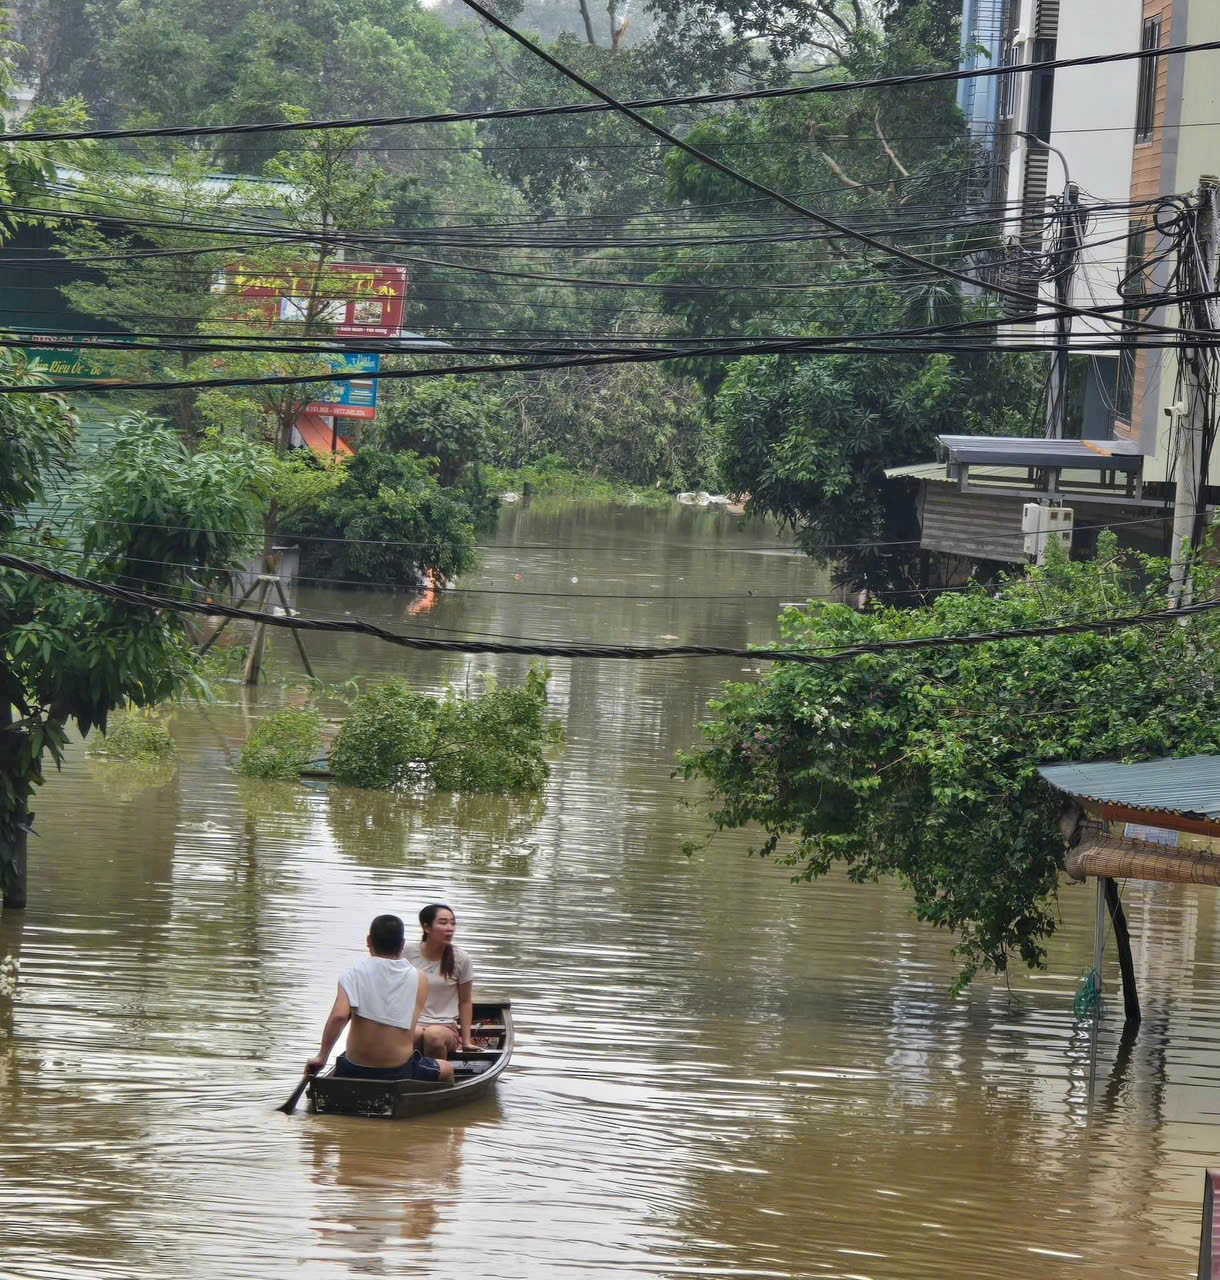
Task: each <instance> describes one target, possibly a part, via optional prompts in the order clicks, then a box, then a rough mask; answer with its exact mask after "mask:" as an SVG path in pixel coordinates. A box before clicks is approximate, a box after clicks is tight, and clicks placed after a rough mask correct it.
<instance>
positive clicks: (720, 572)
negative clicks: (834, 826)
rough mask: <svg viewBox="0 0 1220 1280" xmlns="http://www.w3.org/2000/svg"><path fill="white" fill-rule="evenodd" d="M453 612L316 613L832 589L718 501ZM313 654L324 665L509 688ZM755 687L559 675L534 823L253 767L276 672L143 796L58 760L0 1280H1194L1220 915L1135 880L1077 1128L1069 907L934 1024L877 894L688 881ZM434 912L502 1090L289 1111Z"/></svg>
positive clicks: (403, 658) (645, 620)
mask: <svg viewBox="0 0 1220 1280" xmlns="http://www.w3.org/2000/svg"><path fill="white" fill-rule="evenodd" d="M461 586H462V588H464V590H461V591H457V592H453V593H447V594H446V596H445V597H444V598H443V599H442V601H441V602H440V603H439V604H438V605H437V607H436V608H434V609H432V610H431V611H430V612H427V613H419V614H416V615H411V614H410V613H409V609H410V607H411V602H410V601H407V600H405V599H404V598H402V597H396V596H391V595H387V594H379V593H376V592H370V591H362V592H356V591H340V590H335V589H333V588H327V587H324V586H322V585H319V584H311V585H307V586H303V587H302V589H301V590H300V591H299V593H298V599H299V602H300V603H301V604H302V605H303V606H306V607H308V608H309V609H311V610H313V611H316V612H322V611H326V612H328V613H332V614H336V615H340V616H341V615H343V614H345V613H351V614H360V615H363V616H370V617H377V618H379V619H380V620H382V621H383V622H384V623H385V624H386V625H390V626H394V627H396V628H399V629H402V630H407V629H410V628H416V629H418V630H419V633H420V634H430V635H436V636H450V637H453V636H456V635H459V634H460V635H474V634H484V635H489V634H494V635H499V636H518V637H541V638H545V639H553V640H561V639H575V640H580V639H587V640H596V641H604V642H613V641H617V640H621V641H623V642H630V643H658V642H659V643H676V642H678V641H696V640H709V641H711V642H714V643H720V644H731V645H743V644H746V643H751V642H765V641H768V640H770V639H772V638H773V637H774V635H775V624H774V618H775V612H776V607H777V606H778V604H779V603H780V602H782V601H784V600H792V599H799V598H804V597H805V596H808V595H810V594H820V593H824V592H825V591H826V590H827V588H826V585H825V583H824V582H822V581H821V580H820V579H819V578H818V576H817V575H816V574H815V573H814V572H812V571H811V569H810V568H809V567H808V565H807V564H806V563H805V562H803V561H802V560H800V559H797V558H794V557H792V556H790V555H786V554H784V553H783V549H782V543H781V542H780V541H779V540H778V539H776V538H775V537H773V536H772V535H769V534H767V533H766V532H765V531H762V530H760V529H758V528H752V529H751V528H747V529H740V528H738V526H737V523H736V522H735V521H733V520H732V519H731V518H728V517H724V516H717V515H714V514H711V513H707V512H692V511H683V510H675V511H670V512H663V513H651V512H644V511H639V510H630V511H628V510H614V509H607V508H602V509H596V510H590V509H582V510H573V509H564V508H562V507H559V508H550V509H547V508H543V507H536V508H535V509H534V510H531V511H529V512H522V511H520V510H517V509H513V510H509V511H507V512H506V513H505V518H504V521H503V524H502V527H501V531H500V534H499V536H498V540H497V545H496V546H495V547H493V548H491V549H489V550H488V551H487V553H486V555H485V558H484V562H483V568H482V570H481V572H480V573H479V574H478V575H475V576H472V577H471V578H470V579H468V580H466V581H464V582H463V583H462V584H461ZM750 593H754V594H750ZM429 628H430V629H431V630H427V629H429ZM310 647H311V651H312V653H313V655H314V657H315V660H316V662H317V665H318V667H319V671H320V674H322V675H323V676H325V678H326V679H328V680H331V681H340V680H344V679H347V678H348V677H350V676H352V675H362V676H374V677H375V676H377V675H386V674H390V673H399V674H404V675H407V676H409V677H410V678H412V679H414V680H416V681H418V682H419V683H420V684H421V685H422V686H424V687H427V688H433V689H435V688H439V687H440V686H441V684H442V683H443V682H444V681H445V680H446V679H448V680H451V681H454V682H458V683H464V682H466V681H467V680H475V679H477V677H478V674H479V673H480V672H483V671H494V672H496V673H497V674H498V675H500V676H501V677H502V678H505V679H510V678H517V677H519V676H520V675H521V673H522V671H523V670H524V665H523V663H522V662H521V661H520V660H518V659H490V658H476V659H465V658H461V657H457V656H417V655H411V654H407V653H403V652H400V651H397V650H394V649H390V648H387V647H381V646H378V645H377V644H376V643H374V642H372V641H365V640H361V639H357V638H351V637H339V638H336V637H329V638H325V639H320V640H318V639H311V641H310ZM293 665H294V663H293V655H292V653H291V649H290V646H289V645H288V643H287V642H286V641H283V640H280V641H277V642H276V645H275V648H274V652H273V660H272V667H273V670H274V671H275V672H277V673H278V672H282V671H287V670H290V669H292V667H293ZM749 666H750V664H749V663H743V662H741V661H736V660H729V661H684V662H667V663H654V664H649V663H614V662H609V661H598V662H563V661H557V662H554V663H553V667H554V677H553V681H552V693H553V711H554V713H555V714H556V715H557V716H558V717H560V718H561V719H562V721H563V724H564V727H565V729H566V732H567V746H566V748H565V750H564V751H563V752H562V754H561V755H559V756H558V757H557V759H556V762H555V767H554V773H553V776H552V779H551V781H550V784H549V786H548V788H547V791H546V794H545V796H544V797H542V798H541V799H539V800H537V801H517V800H505V799H494V798H492V799H471V798H465V799H462V798H453V797H435V798H431V799H428V800H425V801H420V800H412V799H409V798H392V797H385V796H381V795H371V794H369V793H363V792H357V791H345V790H343V789H340V788H336V787H327V786H325V785H321V784H319V785H315V786H301V787H289V786H279V785H271V784H261V783H253V782H249V781H245V780H243V779H240V778H238V777H237V776H236V774H235V773H234V772H233V768H232V766H233V763H234V760H235V754H236V752H237V750H238V749H239V747H240V744H241V742H242V740H243V738H244V736H245V734H246V732H247V731H248V728H249V725H250V723H251V722H252V720H253V719H254V718H256V717H257V716H258V715H259V714H261V713H264V712H265V711H266V710H267V709H269V708H270V707H272V706H274V705H277V704H278V703H279V702H280V701H281V700H282V699H283V698H285V697H292V696H296V695H293V694H292V693H291V692H288V693H286V692H285V691H283V690H282V689H281V688H279V687H278V684H276V685H273V686H272V687H269V688H267V689H266V690H263V691H260V692H259V694H258V695H257V696H256V697H255V698H254V699H253V700H243V699H242V698H241V697H239V696H238V693H237V691H236V690H235V689H234V688H232V687H227V688H225V689H223V690H222V693H221V702H220V704H219V705H216V706H213V707H209V708H200V709H190V710H184V711H181V712H179V713H177V714H176V715H175V718H174V720H173V726H172V727H173V731H174V734H175V736H176V738H177V740H178V744H179V759H178V763H177V766H176V768H174V769H172V770H170V771H168V772H167V773H157V772H156V771H152V772H148V771H143V772H142V771H139V770H133V769H131V768H129V767H126V766H113V765H105V764H102V763H101V762H99V761H98V760H96V759H91V758H88V757H86V756H85V755H84V753H83V752H82V751H81V750H79V749H74V750H73V752H72V754H71V757H70V759H69V762H68V765H67V767H66V768H65V769H64V771H63V773H62V774H61V775H59V776H55V777H53V778H52V779H51V780H50V782H49V783H48V785H47V786H46V787H45V788H44V790H43V792H42V793H41V794H40V796H39V797H38V802H37V809H38V814H37V823H36V825H37V828H38V832H39V838H38V839H37V840H36V841H35V842H33V847H32V850H31V867H32V886H31V902H30V907H29V909H28V910H27V911H25V912H24V913H15V912H9V913H6V914H5V915H4V917H3V919H2V920H0V955H3V954H5V953H12V954H16V955H18V956H19V958H20V962H21V980H20V987H19V992H18V998H17V1001H16V1003H15V1005H14V1007H13V1010H12V1015H11V1019H10V1018H8V1016H7V1014H6V1013H4V1012H0V1026H4V1027H5V1028H6V1029H7V1030H8V1032H9V1034H7V1035H3V1036H0V1276H3V1277H5V1280H34V1278H39V1280H43V1278H46V1280H50V1278H52V1277H54V1278H58V1277H73V1278H74V1280H77V1278H79V1277H82V1276H89V1277H95V1276H96V1277H124V1278H128V1277H147V1276H150V1275H164V1276H171V1277H176V1276H183V1277H196V1276H198V1277H213V1276H215V1277H253V1278H257V1280H270V1278H271V1277H278V1276H282V1275H293V1276H301V1277H307V1278H309V1280H315V1278H316V1280H333V1278H337V1277H349V1276H350V1277H357V1276H391V1275H395V1276H400V1275H404V1274H407V1275H410V1274H418V1275H427V1276H438V1277H458V1276H465V1275H469V1274H474V1273H478V1274H482V1275H486V1276H491V1277H498V1278H510V1277H526V1276H529V1277H550V1276H557V1277H562V1276H572V1277H583V1276H597V1275H603V1274H606V1275H609V1274H613V1275H614V1276H615V1277H616V1278H621V1280H633V1278H636V1277H640V1278H644V1277H650V1278H659V1277H681V1276H686V1275H692V1274H700V1275H708V1276H725V1277H730V1276H731V1277H777V1278H782V1280H789V1278H791V1277H827V1278H828V1280H853V1278H862V1277H866V1278H867V1280H889V1278H893V1277H902V1278H906V1277H909V1278H911V1280H924V1278H927V1280H932V1278H937V1280H940V1278H942V1277H946V1276H954V1277H956V1276H960V1277H970V1278H977V1280H1000V1278H1001V1277H1004V1278H1005V1280H1008V1278H1011V1277H1035V1278H1036V1277H1061V1276H1076V1275H1083V1274H1089V1275H1105V1276H1129V1277H1141V1278H1143V1280H1154V1278H1155V1280H1164V1278H1165V1277H1181V1278H1182V1280H1185V1278H1186V1277H1189V1276H1193V1275H1194V1256H1195V1251H1196V1249H1197V1243H1196V1241H1197V1228H1198V1198H1199V1192H1200V1184H1201V1181H1202V1179H1201V1171H1202V1169H1203V1167H1204V1166H1205V1165H1206V1164H1208V1163H1216V1162H1218V1161H1220V1114H1217V1113H1218V1112H1220V1095H1218V1093H1217V1090H1216V1087H1215V1082H1216V1079H1217V1072H1218V1069H1220V998H1218V987H1220V967H1218V964H1220V934H1218V931H1217V926H1216V919H1215V910H1214V902H1215V895H1214V892H1213V891H1210V890H1192V889H1178V888H1167V887H1152V888H1143V889H1141V888H1139V887H1137V886H1128V888H1127V890H1126V894H1125V897H1126V901H1127V904H1128V910H1129V912H1130V914H1131V917H1132V924H1133V931H1134V934H1135V936H1136V939H1137V946H1138V963H1139V967H1140V974H1141V981H1142V983H1143V995H1144V1003H1145V1009H1146V1014H1147V1017H1146V1021H1145V1024H1144V1026H1143V1029H1142V1030H1141V1033H1140V1036H1139V1038H1138V1040H1136V1041H1135V1043H1134V1044H1122V1043H1120V1042H1119V1040H1118V1037H1117V1027H1116V1024H1115V1023H1114V1022H1113V1020H1111V1021H1110V1022H1109V1023H1108V1024H1107V1025H1106V1026H1105V1028H1104V1029H1103V1031H1102V1034H1101V1036H1100V1043H1099V1060H1100V1064H1101V1065H1100V1072H1099V1076H1098V1080H1097V1085H1096V1089H1095V1091H1094V1096H1093V1099H1092V1102H1091V1103H1090V1095H1089V1089H1088V1056H1089V1036H1088V1033H1087V1029H1083V1028H1081V1027H1078V1026H1077V1024H1076V1023H1075V1021H1074V1020H1073V1016H1072V994H1073V991H1074V989H1075V984H1076V981H1077V979H1078V977H1079V974H1080V972H1081V970H1082V969H1084V968H1085V967H1087V964H1088V961H1089V955H1090V950H1091V931H1092V923H1091V922H1092V901H1091V896H1090V895H1089V893H1088V892H1087V891H1085V890H1077V889H1069V890H1066V891H1065V893H1064V896H1063V914H1064V920H1063V928H1062V932H1061V933H1060V935H1059V936H1058V937H1057V938H1056V940H1055V944H1054V947H1053V951H1052V965H1051V968H1050V970H1049V972H1047V973H1045V974H1039V975H1036V976H1034V977H1030V976H1028V975H1024V974H1022V975H1014V976H1013V987H1012V990H1011V991H1010V990H1009V989H1008V988H1007V987H1005V986H1004V985H1003V984H1002V983H1001V984H988V983H984V982H980V983H977V984H976V985H975V987H974V988H972V990H971V992H970V994H969V996H968V998H966V999H963V1000H959V1001H956V1002H954V1001H951V1000H949V999H948V997H947V995H946V990H947V987H948V985H949V983H950V981H951V979H952V976H953V972H954V970H953V966H952V963H951V960H950V958H949V956H948V954H947V940H946V939H945V938H944V937H943V936H941V935H938V934H935V933H932V932H931V931H929V930H928V929H926V928H924V927H922V926H920V925H918V924H917V923H916V922H915V921H914V920H913V919H912V917H911V914H910V911H909V909H908V904H907V900H906V898H905V896H904V894H903V892H902V891H901V889H900V888H899V887H898V886H895V885H879V886H867V887H859V886H853V885H849V884H847V883H846V882H844V881H842V880H841V879H830V880H828V881H824V882H821V883H818V884H816V885H795V886H794V885H792V884H790V883H789V882H788V879H787V875H786V873H785V872H784V871H783V869H782V868H777V867H775V866H772V865H770V864H766V863H761V864H760V863H759V862H757V861H755V860H751V859H749V858H747V857H746V853H745V850H746V846H747V843H748V842H747V841H746V840H745V839H743V838H736V837H734V838H725V839H721V840H719V841H717V842H716V843H715V844H714V845H713V846H712V847H711V848H710V849H708V850H707V851H705V852H704V853H702V854H700V855H698V856H696V857H695V858H693V859H690V860H688V859H686V858H685V857H683V856H682V855H681V853H680V851H679V846H680V843H681V841H682V840H683V839H684V838H686V837H688V836H690V835H697V834H700V831H701V828H700V826H699V820H698V816H697V814H694V813H692V812H690V811H688V810H685V809H683V808H682V807H681V803H680V802H681V801H682V799H683V798H684V796H686V794H687V793H686V791H685V790H684V787H683V785H682V784H681V783H680V782H678V781H676V780H674V779H672V778H671V769H672V763H673V755H674V751H675V750H676V749H677V748H679V747H681V746H683V745H686V744H689V743H690V742H692V741H693V739H694V737H695V725H696V722H697V720H698V718H699V716H700V714H701V712H702V709H703V707H704V705H705V702H706V700H707V698H708V697H709V696H710V695H712V694H713V693H714V692H715V690H716V688H717V685H718V683H719V682H720V681H721V680H724V679H736V678H741V679H748V678H750V675H751V672H750V671H749V670H746V671H743V670H742V668H743V667H744V668H748V667H749ZM438 898H439V899H442V900H446V901H449V902H451V903H453V905H454V906H455V907H456V909H457V913H458V917H459V927H460V933H461V941H462V942H463V943H464V945H465V946H466V947H467V948H468V949H469V950H470V951H471V953H472V955H473V957H474V961H475V965H476V969H477V980H478V985H479V987H480V988H481V989H482V990H483V991H484V992H487V993H500V992H503V993H507V994H509V995H511V997H512V999H513V1001H514V1006H515V1009H516V1017H517V1027H518V1048H517V1052H516V1055H515V1056H514V1059H513V1063H512V1067H511V1068H510V1070H509V1072H508V1073H507V1074H506V1075H505V1076H504V1077H503V1079H502V1081H501V1084H500V1087H499V1092H498V1096H497V1097H496V1099H495V1100H494V1101H490V1102H486V1103H483V1104H480V1105H476V1106H473V1107H471V1108H469V1109H468V1110H465V1111H459V1112H454V1113H451V1114H450V1115H447V1116H441V1117H436V1118H433V1119H425V1120H421V1121H414V1122H410V1123H408V1124H391V1123H383V1122H376V1121H360V1120H343V1119H338V1118H324V1117H317V1116H312V1115H309V1114H307V1113H306V1112H305V1111H304V1110H301V1111H299V1112H298V1113H297V1114H296V1115H295V1116H293V1117H291V1118H289V1117H285V1116H283V1115H280V1114H279V1113H277V1112H276V1111H275V1110H274V1108H275V1106H276V1104H278V1103H279V1102H280V1101H282V1100H283V1098H284V1097H285V1096H286V1095H287V1093H288V1092H289V1091H290V1090H291V1088H292V1086H293V1084H294V1083H295V1081H296V1078H297V1075H298V1072H299V1068H300V1064H301V1062H302V1061H303V1059H304V1058H305V1057H306V1056H307V1055H308V1054H309V1053H311V1052H313V1050H314V1047H315V1046H316V1043H317V1036H318V1033H319V1030H320V1027H321V1023H322V1019H323V1017H324V1015H325V1013H326V1010H327V1009H328V1007H329V1002H330V1000H331V998H332V995H333V991H334V983H335V977H336V975H337V973H338V971H339V970H340V969H341V968H342V967H344V966H345V965H346V964H348V963H349V962H350V960H351V959H352V958H353V956H354V955H355V954H356V953H357V952H358V950H359V948H360V944H361V940H362V938H363V935H364V932H365V928H366V926H367V923H368V920H369V919H370V917H371V916H372V915H374V914H376V913H377V912H380V911H387V910H389V911H398V912H401V913H403V914H408V913H413V912H414V911H415V910H416V909H417V908H418V907H419V905H421V904H422V903H423V902H425V901H428V900H432V899H438ZM6 1019H7V1020H6Z"/></svg>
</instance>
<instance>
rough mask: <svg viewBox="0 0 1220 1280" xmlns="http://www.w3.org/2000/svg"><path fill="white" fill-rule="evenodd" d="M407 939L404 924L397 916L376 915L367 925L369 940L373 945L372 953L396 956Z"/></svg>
mask: <svg viewBox="0 0 1220 1280" xmlns="http://www.w3.org/2000/svg"><path fill="white" fill-rule="evenodd" d="M406 940H407V930H406V926H405V925H404V924H403V922H402V921H401V920H400V919H399V918H398V917H397V916H378V917H377V918H376V919H375V920H374V921H373V923H372V924H371V925H369V942H371V943H372V945H373V954H374V955H378V956H389V957H390V958H391V959H393V958H394V957H396V956H397V955H398V954H399V953H400V952H401V951H402V947H403V943H404V942H406Z"/></svg>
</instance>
